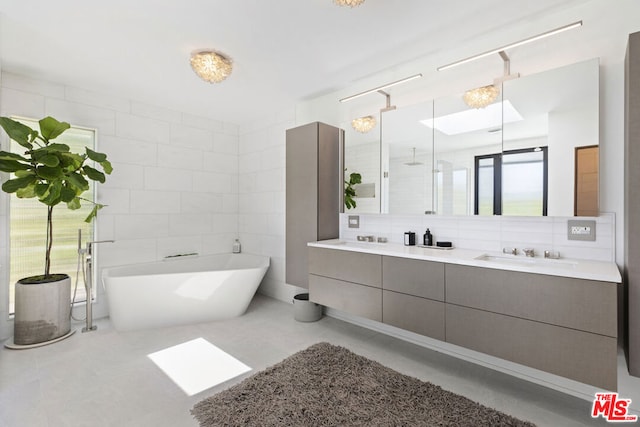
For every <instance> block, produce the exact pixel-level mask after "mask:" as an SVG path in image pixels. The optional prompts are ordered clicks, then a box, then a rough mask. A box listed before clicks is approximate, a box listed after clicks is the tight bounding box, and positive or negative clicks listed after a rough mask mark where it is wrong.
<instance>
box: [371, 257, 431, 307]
mask: <svg viewBox="0 0 640 427" xmlns="http://www.w3.org/2000/svg"><path fill="white" fill-rule="evenodd" d="M382 288H383V289H388V290H392V291H396V292H402V293H405V294H409V295H415V296H419V297H423V298H430V299H434V300H438V301H444V264H443V263H440V262H431V261H423V260H417V259H409V258H398V257H390V256H383V257H382Z"/></svg>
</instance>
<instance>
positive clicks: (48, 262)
mask: <svg viewBox="0 0 640 427" xmlns="http://www.w3.org/2000/svg"><path fill="white" fill-rule="evenodd" d="M52 214H53V206H47V243H46V252H45V257H44V276H45V277H49V272H50V268H51V247H52V246H53V222H52Z"/></svg>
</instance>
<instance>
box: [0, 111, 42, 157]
mask: <svg viewBox="0 0 640 427" xmlns="http://www.w3.org/2000/svg"><path fill="white" fill-rule="evenodd" d="M0 126H2V129H4V131H5V132H6V133H7V135H9V138H11V139H13V140H14V141H15V142H17V143H18V144H20V145H22V146H23V147H26V148H28V149H32V148H33V144H31V141H33V138H34V135H37V132H36V131H34V130H33V129H31V128H30V127H29V126H27V125H23V124H22V123H20V122H16V121H15V120H13V119H10V118H9V117H0Z"/></svg>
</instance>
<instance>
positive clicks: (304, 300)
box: [293, 294, 322, 322]
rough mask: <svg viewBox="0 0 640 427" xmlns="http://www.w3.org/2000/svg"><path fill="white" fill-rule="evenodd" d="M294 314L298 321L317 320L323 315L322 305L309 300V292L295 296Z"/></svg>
mask: <svg viewBox="0 0 640 427" xmlns="http://www.w3.org/2000/svg"><path fill="white" fill-rule="evenodd" d="M293 316H294V318H295V319H296V320H297V321H298V322H315V321H316V320H320V318H321V317H322V306H321V305H320V304H316V303H315V302H311V301H309V294H298V295H296V296H294V297H293Z"/></svg>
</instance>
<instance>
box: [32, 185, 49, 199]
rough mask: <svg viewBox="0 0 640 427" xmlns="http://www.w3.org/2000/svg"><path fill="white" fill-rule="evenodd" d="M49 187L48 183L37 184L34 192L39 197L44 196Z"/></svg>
mask: <svg viewBox="0 0 640 427" xmlns="http://www.w3.org/2000/svg"><path fill="white" fill-rule="evenodd" d="M48 189H49V186H48V185H47V184H42V183H39V184H36V188H35V189H34V192H35V193H36V196H38V197H42V196H44V194H45V193H46V192H47V190H48Z"/></svg>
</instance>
